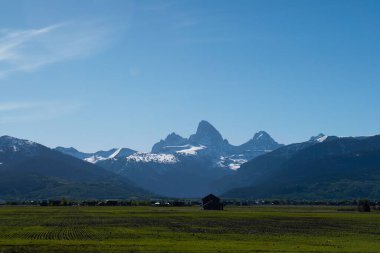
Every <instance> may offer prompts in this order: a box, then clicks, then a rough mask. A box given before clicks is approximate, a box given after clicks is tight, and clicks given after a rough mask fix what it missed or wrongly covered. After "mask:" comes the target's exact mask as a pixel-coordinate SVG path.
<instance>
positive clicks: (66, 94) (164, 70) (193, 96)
mask: <svg viewBox="0 0 380 253" xmlns="http://www.w3.org/2000/svg"><path fill="white" fill-rule="evenodd" d="M379 13H380V2H379V1H376V0H374V1H366V0H357V1H350V0H326V1H320V0H314V1H304V0H300V1H295V0H278V1H274V0H261V1H255V0H240V1H239V0H234V1H232V0H230V1H222V0H217V1H213V0H174V1H170V0H167V1H160V0H152V1H148V0H140V1H128V0H120V1H117V0H111V1H109V0H81V1H77V0H60V1H58V0H44V1H42V0H34V1H30V0H28V1H21V0H12V1H9V0H0V135H11V136H15V137H18V138H24V139H29V140H33V141H36V142H39V143H42V144H44V145H47V146H49V147H55V146H73V147H75V148H78V149H79V150H82V151H87V152H89V151H96V150H100V149H103V150H105V149H110V148H113V147H129V148H132V149H135V150H139V151H150V149H151V147H152V145H153V144H154V143H155V142H157V141H159V140H160V139H163V138H165V137H166V136H167V135H168V134H169V133H171V132H176V133H178V134H180V135H182V136H184V137H188V136H189V135H190V134H192V133H194V132H195V131H196V127H197V125H198V122H199V121H201V120H207V121H209V122H210V123H211V124H213V125H214V126H215V127H216V128H217V129H218V130H219V131H220V132H221V134H222V135H223V137H224V138H226V139H228V140H229V141H230V143H232V144H234V145H239V144H242V143H244V142H246V141H248V140H249V139H250V138H252V137H253V135H254V133H255V132H258V131H260V130H265V131H267V132H268V133H269V134H271V135H272V137H273V138H275V139H276V140H277V141H278V142H280V143H285V144H287V143H293V142H301V141H304V140H307V139H309V138H310V136H313V135H317V134H319V133H320V132H323V133H325V134H327V135H337V136H363V135H375V134H379V133H380V117H379V109H380V71H379V70H380V64H379V63H380V15H379Z"/></svg>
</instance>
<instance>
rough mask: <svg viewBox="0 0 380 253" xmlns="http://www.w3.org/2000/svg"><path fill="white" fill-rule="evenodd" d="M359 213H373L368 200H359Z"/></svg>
mask: <svg viewBox="0 0 380 253" xmlns="http://www.w3.org/2000/svg"><path fill="white" fill-rule="evenodd" d="M358 210H359V212H371V205H370V203H369V201H368V200H367V199H362V200H359V205H358Z"/></svg>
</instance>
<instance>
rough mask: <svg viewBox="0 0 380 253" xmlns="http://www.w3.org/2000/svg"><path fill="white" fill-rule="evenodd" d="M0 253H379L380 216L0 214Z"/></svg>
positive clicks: (2, 210) (298, 210)
mask: <svg viewBox="0 0 380 253" xmlns="http://www.w3.org/2000/svg"><path fill="white" fill-rule="evenodd" d="M347 210H349V209H347ZM0 252H380V213H375V212H372V213H358V212H353V211H337V208H336V207H251V208H243V207H241V208H238V207H230V208H226V210H225V211H202V210H200V208H197V207H191V208H190V207H186V208H168V207H162V208H159V207H0Z"/></svg>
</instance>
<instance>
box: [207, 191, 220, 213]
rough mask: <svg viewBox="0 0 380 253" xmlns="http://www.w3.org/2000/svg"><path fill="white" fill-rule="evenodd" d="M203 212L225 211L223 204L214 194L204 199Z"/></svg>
mask: <svg viewBox="0 0 380 253" xmlns="http://www.w3.org/2000/svg"><path fill="white" fill-rule="evenodd" d="M202 202H203V204H202V206H203V210H223V203H221V202H220V198H218V197H217V196H215V195H214V194H209V195H207V196H206V197H204V198H203V199H202Z"/></svg>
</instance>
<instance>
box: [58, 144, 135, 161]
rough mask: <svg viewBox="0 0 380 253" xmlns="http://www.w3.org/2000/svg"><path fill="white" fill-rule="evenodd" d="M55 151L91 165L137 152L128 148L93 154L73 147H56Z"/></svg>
mask: <svg viewBox="0 0 380 253" xmlns="http://www.w3.org/2000/svg"><path fill="white" fill-rule="evenodd" d="M55 149H56V150H57V151H60V152H61V153H64V154H66V155H71V156H74V157H76V158H78V159H81V160H85V161H87V162H91V163H96V162H97V161H102V160H106V159H113V158H118V157H128V156H130V155H132V154H134V153H136V152H137V151H135V150H132V149H129V148H113V149H110V150H107V151H103V150H101V151H97V152H95V153H84V152H80V151H78V150H76V149H75V148H73V147H71V148H64V147H56V148H55Z"/></svg>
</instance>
